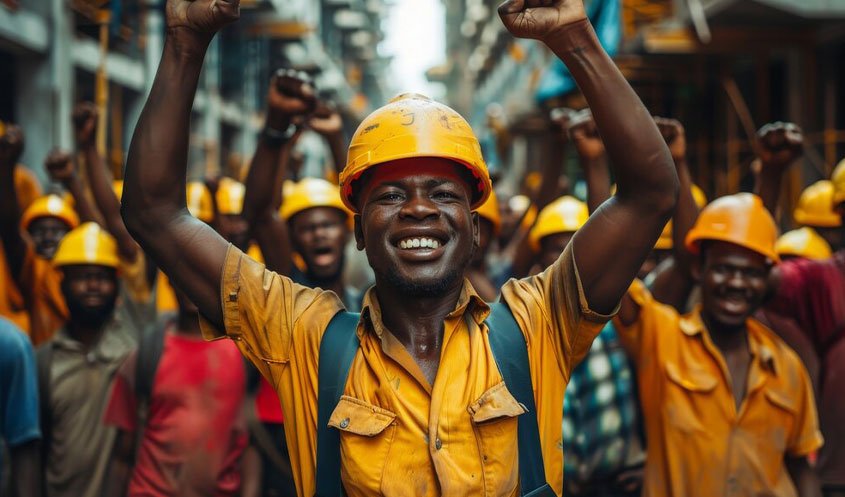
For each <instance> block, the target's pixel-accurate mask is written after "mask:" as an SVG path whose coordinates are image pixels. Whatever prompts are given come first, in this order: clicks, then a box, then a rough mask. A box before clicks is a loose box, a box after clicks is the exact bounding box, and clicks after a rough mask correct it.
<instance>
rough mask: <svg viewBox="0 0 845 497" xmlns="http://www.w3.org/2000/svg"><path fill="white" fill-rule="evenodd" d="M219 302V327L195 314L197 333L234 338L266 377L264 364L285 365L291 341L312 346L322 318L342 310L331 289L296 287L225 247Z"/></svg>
mask: <svg viewBox="0 0 845 497" xmlns="http://www.w3.org/2000/svg"><path fill="white" fill-rule="evenodd" d="M220 301H221V304H222V307H223V324H224V330H219V329H217V328H216V327H215V326H214V325H212V324H211V323H210V322H209V321H207V320H205V319H204V318H200V326H201V329H202V333H203V336H204V337H205V338H206V339H207V340H215V339H219V338H223V337H229V338H231V339H233V340H235V342H236V343H237V344H238V347H239V348H240V349H241V352H242V353H243V354H244V355H245V356H246V357H247V358H248V359H250V360H251V361H252V362H253V363H254V364H255V365H256V366H257V367H258V368H259V370H260V371H261V372H262V374H264V376H265V377H268V378H269V377H270V375H269V374H268V368H269V365H273V364H276V365H279V364H282V365H284V364H287V363H288V362H289V361H290V358H291V355H292V354H293V353H294V351H293V350H292V348H293V347H294V346H297V345H296V344H299V345H305V346H306V347H307V348H308V349H310V350H314V347H313V343H314V342H316V343H317V344H319V339H320V338H321V337H322V332H323V331H324V330H325V327H326V325H327V324H328V322H329V321H330V320H331V318H332V317H333V316H334V315H335V314H336V313H337V312H338V311H340V310H342V309H343V304H342V303H341V302H340V299H339V298H338V297H337V296H336V295H335V294H334V293H332V292H326V291H323V290H320V289H313V288H308V287H305V286H302V285H298V284H296V283H294V282H293V281H292V280H291V279H290V278H287V277H285V276H282V275H279V274H277V273H274V272H272V271H268V270H267V269H266V268H265V267H264V265H263V264H261V263H258V262H256V261H255V260H253V259H252V258H250V257H248V256H247V255H245V254H244V253H243V252H242V251H240V250H239V249H237V248H236V247H234V246H231V245H230V246H229V251H228V253H227V254H226V262H225V263H224V266H223V274H222V278H221V285H220ZM307 344H311V345H310V346H308V345H307Z"/></svg>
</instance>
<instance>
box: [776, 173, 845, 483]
mask: <svg viewBox="0 0 845 497" xmlns="http://www.w3.org/2000/svg"><path fill="white" fill-rule="evenodd" d="M764 159H765V158H764ZM766 162H767V161H765V160H764V167H765V165H766ZM771 169H772V168H767V169H766V170H767V172H768V171H770V170H771ZM776 172H780V171H776ZM780 176H782V173H781V174H767V175H761V184H762V185H763V186H762V188H763V190H765V189H767V188H766V187H767V186H768V190H772V191H774V189H775V188H777V187H778V186H779V179H780ZM831 181H832V182H833V184H834V194H833V202H834V209H835V210H836V212H837V213H838V214H839V215H840V216H843V218H845V160H843V161H842V162H840V163H839V165H838V166H837V167H836V169H835V170H834V172H833V175H832V177H831ZM767 183H768V184H769V185H767ZM775 198H776V197H775ZM840 229H841V230H843V231H845V228H843V227H840ZM834 248H835V249H837V251H836V252H835V253H834V254H833V257H831V258H829V259H824V260H806V259H796V260H791V261H787V262H784V263H783V264H781V266H780V267H779V268H777V270H775V271H773V272H772V273H773V275H772V288H773V291H774V298H773V299H772V300H771V302H770V303H769V305H768V308H769V309H771V310H773V311H776V312H780V313H782V314H784V315H786V316H788V317H790V318H792V319H794V320H795V321H796V322H797V323H798V326H799V327H800V328H801V329H802V330H803V331H804V333H805V334H806V335H807V337H808V338H809V339H810V340H811V341H812V342H813V345H814V346H815V349H816V350H817V351H818V353H819V355H820V358H821V363H822V368H821V369H822V373H821V381H820V383H821V385H820V387H819V389H820V391H819V400H818V410H819V423H820V425H821V429H822V434H823V435H824V437H825V440H826V443H825V445H824V446H823V447H822V449H821V451H820V452H819V459H818V465H817V471H818V473H819V477H820V479H821V480H822V488H823V492H824V495H825V497H845V424H843V423H842V419H843V418H845V397H843V395H842V392H843V391H845V248H843V247H834Z"/></svg>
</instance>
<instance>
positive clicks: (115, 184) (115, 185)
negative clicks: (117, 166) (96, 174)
mask: <svg viewBox="0 0 845 497" xmlns="http://www.w3.org/2000/svg"><path fill="white" fill-rule="evenodd" d="M111 189H112V191H113V192H114V196H115V197H117V200H120V199H122V198H123V180H122V179H116V180H112V182H111Z"/></svg>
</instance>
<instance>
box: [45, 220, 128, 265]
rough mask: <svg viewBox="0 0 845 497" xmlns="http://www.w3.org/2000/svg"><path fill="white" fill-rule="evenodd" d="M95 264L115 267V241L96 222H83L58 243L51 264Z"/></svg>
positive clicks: (116, 259)
mask: <svg viewBox="0 0 845 497" xmlns="http://www.w3.org/2000/svg"><path fill="white" fill-rule="evenodd" d="M76 264H95V265H97V266H106V267H112V268H115V269H117V266H118V257H117V242H116V241H115V239H114V238H113V237H112V236H111V235H110V234H108V233H107V232H106V231H105V230H104V229H102V228H100V226H99V225H98V224H97V223H90V222H89V223H83V224H82V225H80V226H79V227H78V228H76V229H74V230H72V231H71V232H69V233H68V234H67V235H65V237H64V238H62V241H61V242H60V243H59V248H58V249H56V255H55V257H53V265H54V266H56V267H61V266H72V265H76Z"/></svg>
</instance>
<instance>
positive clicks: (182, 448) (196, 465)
mask: <svg viewBox="0 0 845 497" xmlns="http://www.w3.org/2000/svg"><path fill="white" fill-rule="evenodd" d="M136 361H137V354H136V353H135V352H133V353H132V354H131V355H130V356H129V357H128V358H127V360H126V362H125V363H124V364H123V365H122V366H121V368H120V370H119V371H118V373H117V375H116V376H115V380H114V383H113V387H112V394H111V400H110V401H109V406H108V408H107V410H106V414H105V423H106V424H109V425H114V426H117V427H118V428H120V429H122V430H125V431H130V432H133V431H135V429H136V424H137V417H138V411H137V409H138V408H137V399H136V397H135V386H134V385H135V364H136ZM245 375H246V372H245V370H244V362H243V359H242V358H241V353H240V352H239V351H238V348H237V346H236V345H235V343H234V342H232V341H231V340H218V341H215V342H206V341H205V340H203V339H202V338H201V337H196V338H192V337H187V336H184V335H176V334H171V333H167V334H166V335H165V341H164V350H163V352H162V356H161V361H160V362H159V365H158V370H157V371H156V375H155V379H154V382H153V388H152V394H151V397H150V400H149V414H148V416H147V423H146V427H145V429H144V434H143V438H142V440H141V446H140V450H139V451H138V457H137V462H136V464H135V467H134V469H133V471H132V478H131V481H130V483H129V492H128V495H129V497H132V496H161V497H177V496H178V497H183V496H208V497H228V496H237V495H240V486H241V474H240V459H241V455H242V454H243V451H244V449H245V448H246V445H247V442H248V435H247V431H246V423H245V419H244V418H243V416H242V415H241V405H242V403H243V401H244V393H245V389H246V376H245Z"/></svg>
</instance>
